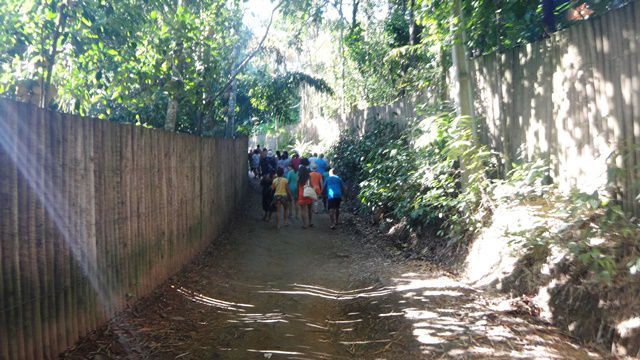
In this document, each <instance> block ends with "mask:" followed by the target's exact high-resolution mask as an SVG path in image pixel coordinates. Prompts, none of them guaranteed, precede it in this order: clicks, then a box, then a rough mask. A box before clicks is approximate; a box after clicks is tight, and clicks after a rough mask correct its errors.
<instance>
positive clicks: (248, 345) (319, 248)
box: [64, 194, 598, 359]
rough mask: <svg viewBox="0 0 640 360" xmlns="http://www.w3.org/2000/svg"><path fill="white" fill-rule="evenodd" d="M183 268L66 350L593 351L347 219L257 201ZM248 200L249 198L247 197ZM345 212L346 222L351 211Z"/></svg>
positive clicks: (363, 355) (254, 353)
mask: <svg viewBox="0 0 640 360" xmlns="http://www.w3.org/2000/svg"><path fill="white" fill-rule="evenodd" d="M250 197H251V199H250V201H251V204H252V205H251V206H249V207H248V208H247V209H248V210H247V211H246V212H245V214H244V219H241V220H239V221H238V222H237V223H236V224H235V225H234V226H233V228H232V229H231V231H230V233H229V234H228V235H227V236H225V237H224V238H222V239H219V240H218V241H216V243H215V244H213V245H212V246H211V247H210V248H209V249H208V250H207V251H206V252H205V253H204V254H203V255H202V256H201V257H200V258H198V259H197V260H195V261H194V262H193V263H192V264H190V265H189V266H187V267H186V268H185V269H184V270H183V271H182V272H181V273H179V274H178V275H176V276H174V277H173V278H171V279H170V280H169V281H168V282H167V283H165V285H163V286H161V287H159V288H158V289H157V290H156V291H155V292H154V293H153V294H152V295H151V296H149V297H148V298H146V299H142V300H141V301H140V302H138V304H136V306H134V307H133V308H132V309H131V310H130V311H127V312H124V313H122V314H120V315H119V316H118V317H117V318H116V319H114V320H113V321H111V322H110V323H109V324H108V326H105V327H103V328H101V329H100V330H98V331H96V332H94V333H93V334H92V335H91V336H89V337H88V338H86V339H84V340H83V341H81V342H80V343H79V344H78V346H77V347H76V348H75V349H73V350H72V351H70V352H68V353H67V354H64V357H66V358H69V359H79V358H94V359H105V358H131V359H139V358H150V359H265V358H273V359H276V358H288V359H348V358H358V359H419V358H530V359H534V358H535V359H540V358H572V359H581V358H585V359H586V358H598V355H597V354H595V353H593V352H589V351H587V350H585V349H581V348H580V347H578V346H577V345H574V344H573V343H571V341H570V340H569V339H568V338H567V337H566V336H564V335H561V334H560V333H559V332H558V331H557V330H556V329H554V328H552V327H549V326H547V325H543V324H536V323H534V322H531V321H529V320H526V319H522V318H518V317H513V316H510V315H508V314H507V313H505V312H500V311H499V310H497V309H496V308H495V306H494V305H492V304H495V303H496V301H494V300H492V299H491V298H488V297H486V296H484V295H483V294H482V293H479V292H477V291H475V290H473V289H471V288H469V287H467V286H465V285H464V284H462V283H460V282H458V281H456V280H455V279H453V278H450V277H447V276H444V275H442V274H441V273H439V272H435V271H433V270H430V269H429V267H428V266H425V265H424V264H420V263H412V262H406V261H400V260H397V259H393V258H392V257H390V256H388V254H387V255H385V254H381V251H380V249H379V248H378V247H375V246H372V245H371V244H370V243H369V242H368V240H367V239H363V238H361V237H360V236H357V235H353V234H354V233H353V232H352V231H348V228H349V227H350V226H351V225H349V224H353V222H350V221H346V225H343V228H340V229H338V230H337V231H331V230H329V221H328V216H327V215H326V214H318V215H316V218H315V223H316V227H315V228H312V229H308V230H303V229H302V228H301V227H300V222H299V221H296V220H294V221H292V225H291V226H289V227H287V228H283V229H281V230H279V231H277V230H276V229H275V225H274V224H272V223H271V224H267V223H264V222H262V221H260V220H259V219H260V217H261V213H260V211H259V210H260V209H259V207H260V201H259V199H258V196H257V194H252V195H251V196H250ZM253 204H255V206H253ZM347 220H348V219H347Z"/></svg>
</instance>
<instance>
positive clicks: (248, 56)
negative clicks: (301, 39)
mask: <svg viewBox="0 0 640 360" xmlns="http://www.w3.org/2000/svg"><path fill="white" fill-rule="evenodd" d="M283 3H284V0H280V2H279V3H278V5H276V7H274V8H273V10H272V11H271V17H270V18H269V23H268V24H267V29H266V30H265V31H264V35H263V36H262V39H261V40H260V42H259V43H258V46H257V47H256V48H255V49H253V51H252V52H250V53H249V54H248V55H247V56H246V57H245V58H244V60H242V62H241V63H240V65H238V67H237V68H236V69H235V70H234V71H232V72H231V77H230V78H229V80H227V82H226V83H225V84H224V86H223V87H222V88H221V89H220V90H219V91H218V92H217V93H216V94H215V95H214V96H213V98H212V99H216V98H218V97H219V96H220V95H222V94H223V93H224V92H225V91H226V90H227V88H228V87H229V85H231V83H232V82H233V80H234V79H235V78H236V76H238V74H239V73H240V71H242V68H244V67H245V66H246V65H247V63H249V61H251V59H253V57H254V56H256V54H257V53H258V51H260V50H261V49H262V46H263V45H264V41H265V40H266V39H267V35H269V30H270V29H271V24H272V23H273V18H274V17H275V15H276V11H277V10H278V8H279V7H280V6H281V5H282V4H283Z"/></svg>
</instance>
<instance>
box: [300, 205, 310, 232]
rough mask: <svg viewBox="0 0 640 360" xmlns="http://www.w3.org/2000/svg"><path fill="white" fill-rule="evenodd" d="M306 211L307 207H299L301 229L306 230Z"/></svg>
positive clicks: (307, 220)
mask: <svg viewBox="0 0 640 360" xmlns="http://www.w3.org/2000/svg"><path fill="white" fill-rule="evenodd" d="M307 209H308V206H307V205H300V213H301V214H302V228H303V229H306V228H307V227H309V218H308V217H307V214H306V212H307Z"/></svg>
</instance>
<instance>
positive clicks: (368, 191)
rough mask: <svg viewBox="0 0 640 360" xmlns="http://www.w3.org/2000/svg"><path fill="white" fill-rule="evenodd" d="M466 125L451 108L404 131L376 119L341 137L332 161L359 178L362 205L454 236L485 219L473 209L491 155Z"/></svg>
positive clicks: (478, 200) (481, 193)
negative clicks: (365, 129)
mask: <svg viewBox="0 0 640 360" xmlns="http://www.w3.org/2000/svg"><path fill="white" fill-rule="evenodd" d="M471 124H472V122H471V121H470V119H468V118H456V117H455V115H454V114H453V113H452V112H450V111H448V112H437V113H434V114H432V115H431V116H428V117H427V118H426V119H425V120H423V121H421V122H416V123H414V124H413V125H411V126H409V127H408V128H407V129H406V130H403V131H398V129H397V127H396V125H394V124H393V123H388V122H387V123H384V122H383V123H377V124H375V125H374V127H373V129H372V130H371V131H369V132H367V133H366V134H365V135H364V136H363V137H362V138H357V137H356V136H354V135H353V134H347V135H344V136H343V137H342V138H341V139H340V141H339V142H338V143H337V144H336V145H335V146H334V148H333V149H332V151H331V154H332V156H333V163H334V165H335V166H336V168H337V169H338V171H339V172H340V173H341V174H342V175H343V176H344V177H345V178H346V179H347V180H349V181H351V182H355V183H357V185H358V187H359V190H360V191H359V198H360V200H361V203H362V204H363V206H364V208H365V209H367V210H369V211H371V212H373V213H376V214H382V215H383V216H384V217H386V218H389V219H392V220H396V221H398V220H401V219H402V220H406V221H407V222H408V224H409V225H410V226H411V227H412V228H414V229H419V228H424V227H431V228H435V229H436V230H437V233H438V235H440V236H442V237H446V238H448V239H450V241H452V242H455V241H459V240H461V239H463V238H464V237H465V236H466V235H467V234H468V233H469V231H473V230H475V228H476V224H477V223H478V222H480V221H481V220H482V217H481V216H476V215H477V214H478V213H481V212H479V208H480V207H481V206H482V199H483V197H484V194H485V192H486V188H487V187H488V185H489V180H488V177H487V175H486V172H485V170H486V166H487V164H489V163H490V161H491V160H490V157H489V155H490V154H489V152H487V151H486V149H485V148H484V147H482V146H479V145H476V144H475V142H474V140H473V138H472V136H471V133H472V131H471ZM417 139H426V140H424V143H420V142H421V140H417Z"/></svg>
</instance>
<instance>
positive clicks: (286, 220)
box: [282, 203, 289, 226]
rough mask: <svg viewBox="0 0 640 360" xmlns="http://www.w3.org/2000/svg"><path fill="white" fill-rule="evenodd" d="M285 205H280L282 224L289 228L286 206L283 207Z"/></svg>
mask: <svg viewBox="0 0 640 360" xmlns="http://www.w3.org/2000/svg"><path fill="white" fill-rule="evenodd" d="M285 204H286V203H283V204H282V210H283V215H284V216H282V223H283V225H284V226H289V220H288V218H287V213H288V212H289V209H287V208H288V206H285Z"/></svg>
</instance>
